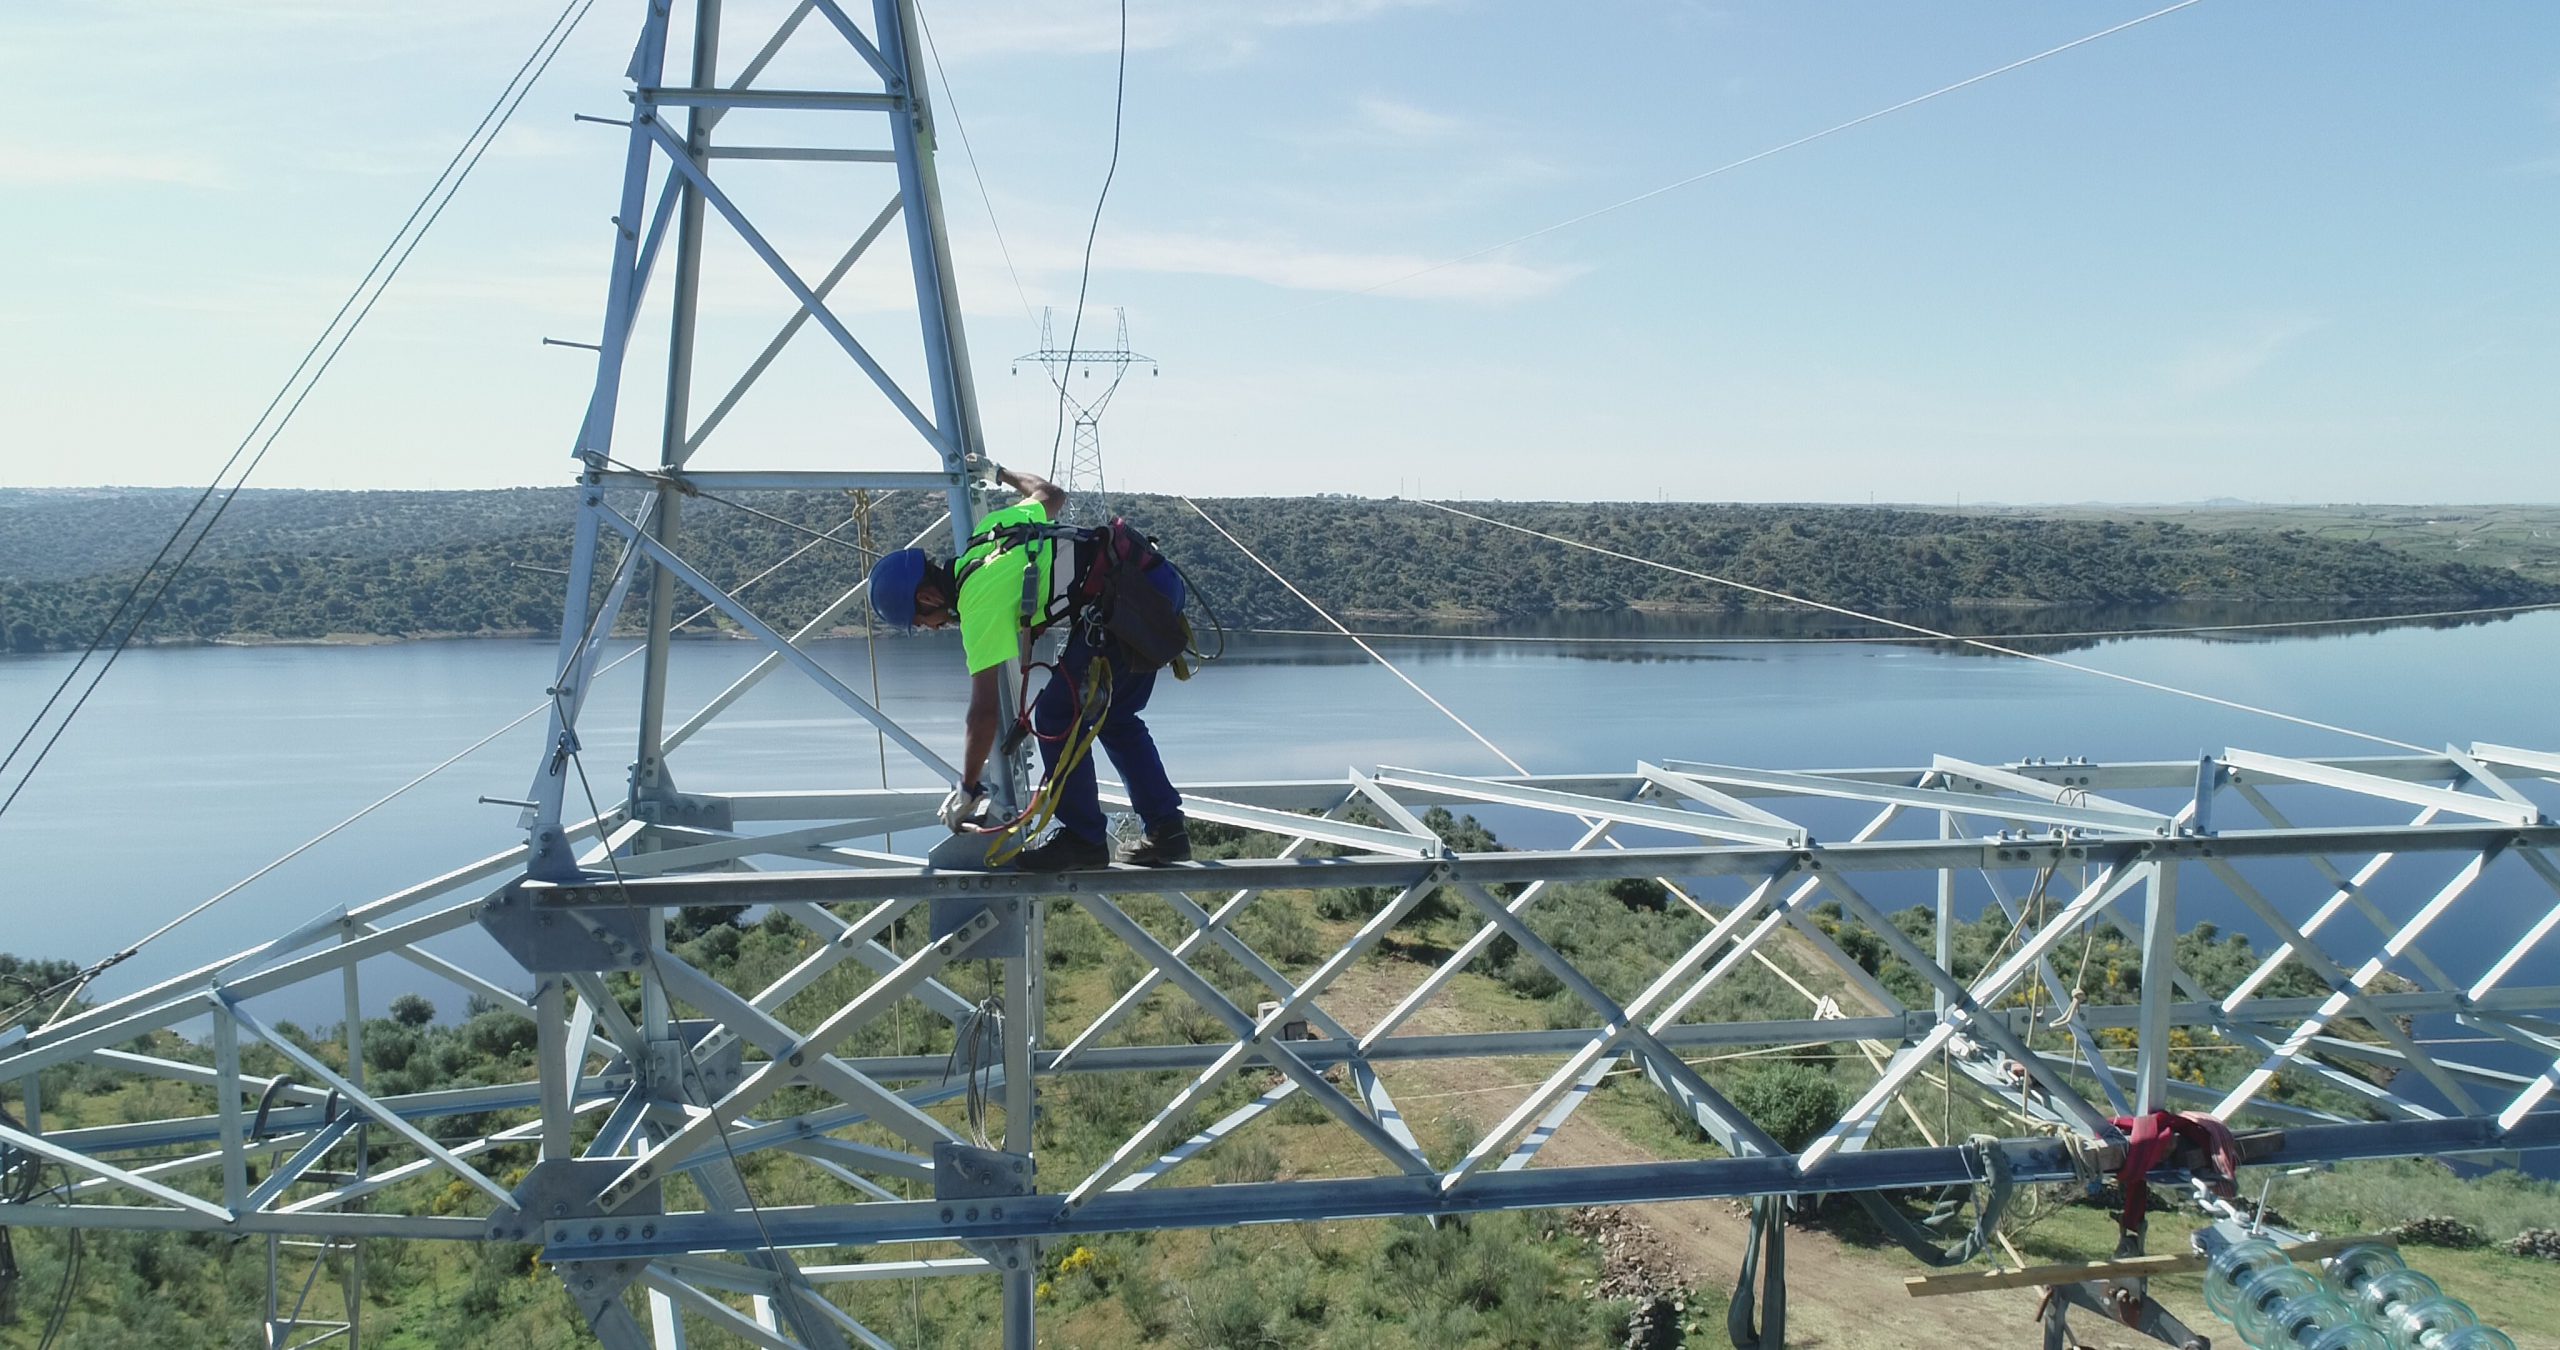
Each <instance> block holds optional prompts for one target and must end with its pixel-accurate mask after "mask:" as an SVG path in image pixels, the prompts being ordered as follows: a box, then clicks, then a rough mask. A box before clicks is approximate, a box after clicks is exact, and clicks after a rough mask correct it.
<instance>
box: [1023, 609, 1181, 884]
mask: <svg viewBox="0 0 2560 1350" xmlns="http://www.w3.org/2000/svg"><path fill="white" fill-rule="evenodd" d="M1144 575H1145V577H1146V579H1147V580H1148V581H1149V582H1150V583H1152V584H1153V585H1154V586H1155V588H1156V589H1157V590H1158V591H1161V592H1163V594H1164V597H1165V598H1166V599H1167V600H1170V601H1172V602H1173V604H1174V607H1175V608H1177V609H1179V608H1181V606H1182V602H1183V599H1184V594H1185V593H1184V588H1183V585H1182V574H1181V573H1179V572H1176V571H1174V570H1173V568H1171V567H1170V566H1165V565H1162V564H1159V565H1158V566H1157V567H1156V569H1155V570H1154V571H1151V572H1147V573H1145V574H1144ZM1094 655H1095V650H1094V646H1093V644H1092V642H1091V641H1089V640H1088V639H1087V638H1086V636H1085V632H1084V628H1083V626H1082V625H1080V624H1075V625H1072V626H1071V627H1070V629H1069V632H1068V635H1067V646H1066V650H1065V651H1063V652H1061V653H1059V655H1058V669H1057V671H1056V672H1055V673H1053V674H1052V675H1051V676H1050V678H1049V682H1048V683H1047V684H1045V685H1043V686H1041V688H1040V694H1039V697H1037V698H1035V699H1033V700H1032V703H1031V727H1032V730H1033V731H1035V732H1037V733H1039V737H1040V768H1041V772H1042V773H1043V774H1044V775H1046V776H1048V777H1049V778H1050V779H1052V780H1053V781H1054V780H1055V778H1056V776H1057V770H1058V752H1059V751H1060V750H1061V749H1063V748H1064V747H1065V745H1066V733H1067V730H1068V729H1069V728H1070V727H1072V726H1073V725H1074V723H1075V716H1076V704H1077V702H1078V701H1079V700H1080V699H1081V698H1082V697H1083V694H1084V689H1083V684H1084V680H1085V675H1086V672H1087V670H1088V669H1089V668H1090V667H1091V666H1092V664H1093V658H1094ZM1102 656H1103V658H1104V659H1105V660H1106V661H1108V662H1109V663H1110V666H1111V708H1110V710H1109V711H1108V712H1107V713H1105V714H1104V715H1103V718H1102V732H1101V734H1100V735H1099V736H1097V737H1096V738H1095V743H1096V744H1098V745H1100V746H1101V747H1102V751H1103V753H1105V754H1107V755H1109V756H1111V767H1112V768H1114V769H1116V770H1118V771H1119V773H1120V782H1121V783H1122V784H1123V785H1124V786H1126V787H1127V788H1128V789H1129V804H1130V805H1131V806H1133V807H1135V808H1136V809H1137V812H1138V819H1140V820H1142V821H1144V822H1146V826H1147V828H1148V829H1150V830H1154V829H1157V828H1159V827H1162V826H1166V825H1170V824H1172V823H1173V822H1174V821H1175V820H1178V819H1180V818H1181V815H1182V794H1181V793H1179V792H1176V791H1174V788H1173V780H1172V779H1170V778H1168V777H1166V776H1165V771H1164V756H1162V755H1160V754H1158V753H1157V752H1156V739H1155V737H1154V735H1153V734H1151V733H1149V732H1148V730H1147V724H1146V721H1145V719H1143V718H1141V717H1140V716H1139V714H1140V713H1143V712H1145V711H1146V710H1147V696H1148V695H1150V694H1152V693H1154V692H1155V688H1156V672H1154V671H1152V670H1151V671H1147V672H1145V673H1144V674H1140V673H1138V672H1136V671H1133V670H1131V669H1129V665H1128V662H1127V661H1126V660H1125V659H1123V658H1122V656H1121V655H1120V652H1119V644H1117V643H1113V642H1107V641H1106V642H1105V643H1104V644H1103V647H1102ZM1061 676H1063V677H1064V678H1060V677H1061ZM1070 685H1073V686H1075V687H1074V688H1070V687H1069V686H1070ZM1058 824H1059V825H1061V826H1063V827H1064V828H1066V829H1068V830H1071V831H1073V832H1074V833H1075V834H1077V835H1078V836H1080V837H1082V838H1085V839H1089V840H1092V841H1093V842H1095V843H1103V842H1106V841H1107V840H1108V839H1109V836H1110V831H1109V828H1108V827H1107V826H1106V825H1105V824H1104V823H1103V818H1102V796H1101V791H1100V789H1099V788H1097V787H1095V786H1094V778H1093V757H1092V756H1091V755H1087V756H1085V757H1084V758H1082V759H1080V760H1078V761H1077V762H1076V765H1075V767H1074V768H1073V769H1070V770H1068V772H1067V777H1066V782H1065V783H1064V784H1063V785H1061V786H1060V787H1059V789H1058Z"/></svg>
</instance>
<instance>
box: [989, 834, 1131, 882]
mask: <svg viewBox="0 0 2560 1350" xmlns="http://www.w3.org/2000/svg"><path fill="white" fill-rule="evenodd" d="M1013 865H1014V867H1015V868H1016V869H1017V870H1019V871H1024V872H1081V871H1085V870H1087V869H1089V868H1095V867H1109V866H1110V865H1111V850H1110V849H1109V848H1107V847H1105V846H1104V845H1103V844H1102V843H1101V842H1100V841H1098V840H1093V839H1087V838H1085V837H1084V836H1083V835H1080V834H1077V833H1076V832H1075V831H1073V830H1064V829H1062V830H1059V831H1058V832H1057V833H1055V834H1052V835H1050V836H1049V837H1048V838H1046V839H1044V840H1041V841H1040V843H1039V845H1038V846H1036V847H1033V848H1027V849H1024V850H1023V851H1022V853H1021V855H1020V856H1018V857H1016V858H1015V859H1014V860H1013Z"/></svg>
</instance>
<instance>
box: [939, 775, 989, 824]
mask: <svg viewBox="0 0 2560 1350" xmlns="http://www.w3.org/2000/svg"><path fill="white" fill-rule="evenodd" d="M935 814H937V815H939V816H941V817H942V827H943V828H944V829H946V830H949V831H951V832H952V833H953V834H958V833H959V832H960V827H961V826H963V825H967V824H970V823H972V822H980V823H983V819H984V817H985V816H986V814H987V789H986V785H985V784H983V783H963V784H961V785H960V786H958V787H955V788H953V789H951V794H950V795H949V796H947V797H944V798H943V799H942V809H941V810H940V811H938V812H936V813H935Z"/></svg>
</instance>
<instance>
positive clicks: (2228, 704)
mask: <svg viewBox="0 0 2560 1350" xmlns="http://www.w3.org/2000/svg"><path fill="white" fill-rule="evenodd" d="M2192 2H2193V0H2190V3H2192ZM1413 504H1414V505H1416V506H1428V507H1430V508H1431V509H1432V510H1435V511H1446V512H1448V513H1449V514H1450V515H1453V516H1463V517H1465V518H1466V519H1468V520H1472V521H1477V522H1479V523H1482V524H1486V525H1492V526H1495V527H1497V528H1500V529H1505V530H1511V531H1514V532H1516V533H1519V534H1525V535H1528V536H1530V537H1531V538H1534V539H1544V540H1546V541H1547V542H1549V543H1551V544H1562V545H1564V546H1565V547H1567V548H1578V549H1581V550H1583V551H1584V552H1587V553H1597V554H1599V555H1600V556H1602V557H1604V558H1616V559H1619V560H1620V561H1622V562H1631V563H1636V564H1639V565H1641V566H1644V567H1651V568H1656V569H1659V570H1661V571H1665V572H1670V573H1673V574H1675V575H1678V576H1684V577H1694V578H1696V579H1697V580H1699V581H1709V582H1713V583H1715V584H1716V585H1718V586H1730V587H1732V588H1733V589H1735V590H1737V591H1745V592H1748V593H1750V594H1752V595H1757V596H1760V597H1762V598H1764V599H1769V600H1784V601H1786V602H1787V603H1788V604H1791V605H1803V606H1806V607H1807V608H1811V609H1818V610H1821V611H1823V612H1825V613H1828V614H1837V615H1840V616H1842V617H1844V618H1850V619H1862V620H1864V621H1866V622H1868V623H1873V624H1882V625H1883V626H1885V627H1887V628H1899V629H1901V630H1902V631H1903V632H1906V633H1916V634H1919V635H1920V636H1922V637H1927V638H1934V639H1936V640H1938V641H1940V642H1954V643H1960V644H1962V645H1964V646H1967V647H1978V648H1980V649H1981V650H1983V651H1986V652H1996V653H1998V654H1999V655H2002V656H2014V657H2017V658H2018V659H2019V660H2022V661H2034V662H2037V663H2039V664H2042V665H2048V666H2058V667H2060V668H2062V669H2064V670H2076V671H2079V672H2080V673H2081V674H2083V675H2095V676H2097V677H2098V678H2100V679H2104V680H2114V681H2116V682H2117V683H2119V684H2130V685H2134V686H2136V687H2138V688H2143V689H2150V690H2155V691H2157V692H2159V693H2163V694H2175V695H2176V696H2178V697H2179V698H2186V699H2194V700H2195V701H2196V702H2198V703H2210V704H2213V705H2214V706H2216V707H2221V708H2230V709H2232V710H2234V711H2237V712H2245V713H2254V714H2256V715H2258V716H2260V717H2272V718H2274V719H2276V720H2277V721H2280V722H2291V723H2293V724H2294V725H2296V726H2303V727H2310V728H2312V729H2313V730H2316V731H2328V732H2335V733H2336V734H2338V735H2340V736H2351V737H2353V738H2355V739H2357V740H2360V741H2371V742H2373V743H2374V744H2376V745H2387V746H2390V747H2392V748H2393V749H2396V750H2407V751H2409V752H2411V753H2413V754H2420V755H2428V754H2433V753H2435V752H2434V751H2432V750H2429V749H2427V748H2426V747H2425V746H2423V745H2412V744H2410V743H2409V742H2407V741H2400V740H2393V739H2392V738H2391V737H2389V736H2377V735H2375V734H2373V733H2372V732H2369V731H2358V730H2356V729H2355V728H2353V727H2342V726H2339V725H2338V724H2336V723H2334V722H2322V721H2318V720H2315V719H2313V718H2309V717H2298V716H2295V715H2294V714H2292V713H2289V712H2279V711H2277V710H2276V709H2274V708H2262V707H2260V706H2258V705H2256V704H2254V703H2241V702H2239V701H2237V700H2234V699H2227V698H2222V697H2220V696H2218V695H2214V694H2206V693H2199V692H2197V691H2196V690H2193V689H2181V688H2179V687H2178V686H2176V685H2173V684H2162V683H2160V682H2159V681H2157V680H2146V679H2143V678H2142V677H2140V676H2138V675H2124V674H2119V673H2117V672H2115V671H2112V670H2101V669H2099V668H2098V667H2096V666H2084V665H2081V664H2080V663H2079V662H2077V661H2065V660H2063V659H2062V658H2060V657H2058V656H2045V655H2042V654H2040V653H2037V652H2029V651H2020V650H2019V649H2017V648H2015V647H2007V646H2002V645H2001V644H1999V643H1997V642H1985V641H1984V640H1982V639H1981V638H1970V637H1964V636H1961V635H1959V634H1955V633H1942V632H1939V631H1938V630H1937V629H1935V628H1930V627H1928V626H1926V625H1924V624H1916V623H1906V622H1904V621H1903V620H1901V619H1888V618H1886V617H1884V616H1883V615H1881V614H1869V613H1866V612H1864V611H1862V610H1855V609H1851V608H1849V607H1847V606H1846V605H1835V604H1832V603H1830V602H1828V601H1824V600H1810V599H1807V598H1805V597H1804V596H1801V595H1790V594H1788V593H1787V592H1785V591H1780V590H1772V589H1770V588H1769V587H1766V586H1755V585H1753V584H1751V583H1750V582H1748V581H1736V580H1734V579H1733V578H1731V577H1720V576H1717V575H1715V574H1714V573H1712V572H1701V571H1698V570H1696V569H1695V568H1689V567H1677V566H1674V565H1672V564H1670V563H1667V562H1662V561H1660V560H1658V559H1654V558H1647V557H1645V556H1643V555H1641V554H1636V553H1626V552H1621V551H1620V550H1618V549H1614V548H1604V547H1602V546H1600V545H1598V544H1586V543H1584V542H1583V541H1581V540H1579V539H1568V538H1566V537H1565V536H1563V535H1560V534H1549V533H1547V532H1546V531H1545V530H1533V529H1531V528H1529V527H1528V526H1526V525H1514V524H1512V523H1511V522H1509V521H1507V520H1496V519H1494V518H1493V517H1491V516H1480V515H1477V514H1476V513H1475V512H1473V511H1468V510H1463V509H1461V508H1459V507H1455V506H1451V505H1449V504H1448V503H1446V502H1427V501H1419V500H1417V501H1415V502H1414V503H1413ZM1195 509H1196V508H1195Z"/></svg>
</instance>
